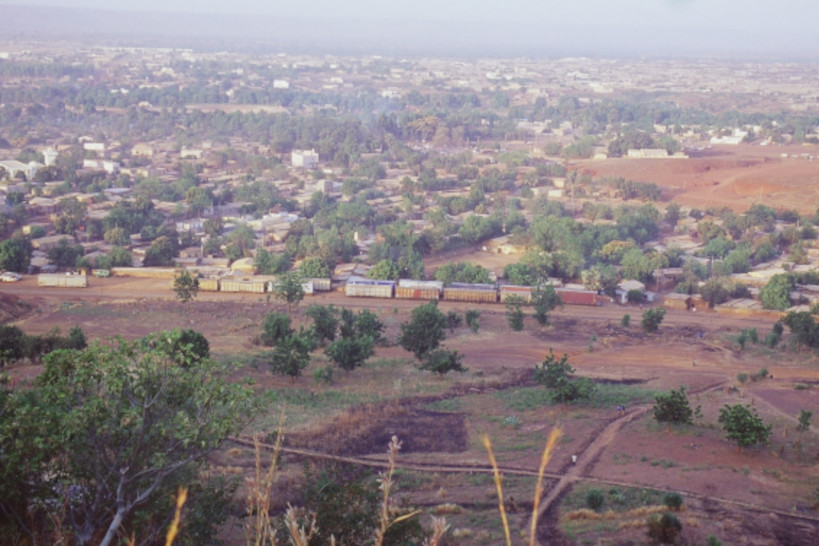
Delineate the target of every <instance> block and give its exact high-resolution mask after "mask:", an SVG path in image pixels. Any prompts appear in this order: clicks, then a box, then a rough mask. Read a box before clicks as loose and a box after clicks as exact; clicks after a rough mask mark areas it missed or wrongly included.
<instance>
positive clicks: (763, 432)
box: [718, 404, 773, 449]
mask: <svg viewBox="0 0 819 546" xmlns="http://www.w3.org/2000/svg"><path fill="white" fill-rule="evenodd" d="M718 422H719V423H720V424H721V425H722V428H723V430H725V435H726V437H727V438H728V439H729V440H733V441H734V442H736V443H737V447H738V448H740V449H742V448H743V447H750V446H754V445H757V444H767V443H768V438H769V437H770V435H771V429H773V425H766V424H765V423H764V422H763V421H762V418H761V417H759V415H758V414H757V413H756V410H755V409H753V408H750V407H748V406H743V405H742V404H734V405H729V404H726V405H725V406H724V407H722V408H720V410H719V419H718Z"/></svg>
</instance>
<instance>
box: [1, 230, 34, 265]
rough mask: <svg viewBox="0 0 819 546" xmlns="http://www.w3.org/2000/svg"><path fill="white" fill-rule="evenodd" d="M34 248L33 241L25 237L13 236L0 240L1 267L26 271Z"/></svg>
mask: <svg viewBox="0 0 819 546" xmlns="http://www.w3.org/2000/svg"><path fill="white" fill-rule="evenodd" d="M32 250H33V249H32V246H31V241H29V240H28V239H27V238H25V237H12V238H11V239H6V240H5V241H3V242H0V269H6V270H8V271H16V272H17V273H25V272H26V270H27V269H28V264H29V262H30V261H31V252H32Z"/></svg>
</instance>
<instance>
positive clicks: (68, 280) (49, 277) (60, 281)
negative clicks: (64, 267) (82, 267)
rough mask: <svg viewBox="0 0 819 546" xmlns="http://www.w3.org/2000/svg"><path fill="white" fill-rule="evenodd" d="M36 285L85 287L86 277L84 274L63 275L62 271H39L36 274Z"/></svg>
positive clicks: (86, 283)
mask: <svg viewBox="0 0 819 546" xmlns="http://www.w3.org/2000/svg"><path fill="white" fill-rule="evenodd" d="M37 286H54V287H57V288H85V287H87V286H88V277H86V276H85V275H64V274H62V273H40V274H39V275H37Z"/></svg>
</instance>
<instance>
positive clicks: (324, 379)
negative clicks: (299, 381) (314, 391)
mask: <svg viewBox="0 0 819 546" xmlns="http://www.w3.org/2000/svg"><path fill="white" fill-rule="evenodd" d="M313 381H315V382H316V383H317V384H319V385H332V384H333V367H332V366H325V367H323V368H318V369H317V370H316V371H314V372H313Z"/></svg>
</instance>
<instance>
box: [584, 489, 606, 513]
mask: <svg viewBox="0 0 819 546" xmlns="http://www.w3.org/2000/svg"><path fill="white" fill-rule="evenodd" d="M605 501H606V497H604V496H603V492H602V491H600V490H599V489H590V490H589V491H588V492H587V493H586V506H588V507H589V508H591V509H592V510H594V511H598V510H600V508H602V507H603V503H604V502H605Z"/></svg>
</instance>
